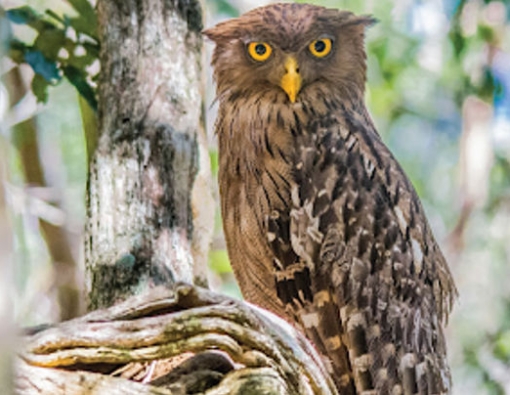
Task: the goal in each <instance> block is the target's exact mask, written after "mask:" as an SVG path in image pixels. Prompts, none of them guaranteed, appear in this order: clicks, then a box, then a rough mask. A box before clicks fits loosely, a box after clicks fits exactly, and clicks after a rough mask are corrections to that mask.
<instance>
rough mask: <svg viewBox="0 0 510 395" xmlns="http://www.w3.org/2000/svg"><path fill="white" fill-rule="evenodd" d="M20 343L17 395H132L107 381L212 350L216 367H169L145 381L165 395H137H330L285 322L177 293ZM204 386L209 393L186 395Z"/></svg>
mask: <svg viewBox="0 0 510 395" xmlns="http://www.w3.org/2000/svg"><path fill="white" fill-rule="evenodd" d="M24 343H25V347H24V350H23V352H22V353H21V354H20V361H19V364H18V372H17V381H16V388H17V390H18V393H21V394H30V393H34V392H33V391H35V389H37V388H38V389H44V391H42V393H51V394H61V393H62V394H63V393H66V394H70V395H74V394H82V393H85V392H86V391H87V390H90V389H91V388H93V389H94V390H96V389H97V388H100V389H101V391H103V390H104V391H106V388H109V386H116V385H118V386H119V388H126V389H125V392H123V393H127V394H129V393H135V391H138V390H137V388H139V386H140V384H139V383H136V382H130V381H127V380H125V381H122V384H119V383H120V381H119V380H124V379H121V378H118V377H112V375H115V374H117V373H116V372H118V371H119V367H122V366H125V365H127V364H131V363H140V362H145V363H148V362H150V361H161V360H165V359H168V358H171V357H177V356H179V355H181V354H189V353H190V352H191V353H193V354H195V357H199V356H202V357H203V355H204V353H205V352H207V351H210V350H215V353H214V355H216V357H214V356H211V355H208V354H205V357H203V358H197V359H196V360H195V361H193V360H192V359H188V360H186V361H191V362H189V366H188V367H187V368H183V366H185V365H186V363H187V362H186V361H185V362H184V363H182V364H181V365H178V366H177V367H174V371H173V374H172V372H170V373H168V372H165V373H164V374H163V375H162V376H163V377H145V381H151V383H152V384H154V385H155V384H158V385H162V386H164V387H166V388H168V389H171V392H165V391H161V392H158V391H160V390H157V389H155V387H154V385H148V384H147V388H146V389H145V391H146V392H137V393H148V394H149V393H150V394H152V393H154V394H156V393H158V394H159V393H161V394H167V393H171V394H180V393H183V394H184V393H203V394H207V395H219V394H246V393H249V392H246V391H248V390H250V391H252V392H251V393H267V394H289V395H290V394H337V392H336V389H335V387H334V385H333V383H332V381H331V379H330V378H329V376H328V375H327V373H326V370H325V368H324V366H323V365H322V362H321V359H320V357H319V356H318V354H317V352H316V351H315V349H314V348H313V346H311V344H310V343H309V342H308V341H307V340H306V339H305V338H304V337H303V336H302V335H301V334H300V333H299V332H297V331H296V330H295V329H294V328H293V327H291V326H290V325H289V324H287V323H286V322H285V321H283V320H282V319H280V318H278V317H276V316H274V315H272V314H270V313H268V312H266V311H263V310H261V309H259V308H257V307H254V306H251V305H248V304H246V303H243V302H240V301H236V300H234V299H231V298H228V297H226V296H221V295H218V294H215V293H213V292H211V291H208V290H205V289H202V288H199V287H195V286H191V285H187V284H183V283H180V284H178V285H177V286H176V287H175V288H173V289H166V288H162V287H160V288H156V289H153V290H152V291H151V292H150V293H147V294H143V295H139V296H134V297H131V298H129V299H127V300H126V301H125V302H122V303H120V304H118V305H115V306H113V307H110V308H108V309H104V310H96V311H94V312H91V313H89V314H87V315H85V316H83V317H80V318H77V319H74V320H71V321H67V322H64V323H61V324H59V325H55V326H53V327H50V328H47V329H44V330H42V331H39V332H37V333H35V334H32V335H27V336H26V338H25V342H24ZM219 355H221V356H219ZM195 357H191V358H195ZM191 366H192V367H191ZM220 366H221V368H220ZM180 367H181V371H179V370H177V369H179V368H180ZM54 368H58V370H55V369H54ZM120 370H122V369H120ZM100 373H101V374H100ZM165 374H168V376H165ZM172 377H173V378H172ZM207 380H208V381H207ZM206 382H210V383H211V385H210V388H205V389H204V388H201V389H200V390H198V389H197V390H196V392H193V391H191V390H190V388H199V387H200V385H199V383H202V386H203V383H206ZM59 383H66V384H65V385H59ZM68 383H69V384H68ZM80 383H81V384H80ZM50 386H52V387H51V390H50ZM120 386H121V387H120ZM197 386H198V387H197ZM151 387H152V388H154V389H151ZM108 391H109V390H108ZM108 391H107V392H104V393H113V394H115V393H117V392H114V391H112V392H108ZM151 391H153V392H151ZM183 391H184V392H183ZM189 391H191V392H189ZM253 391H254V392H253ZM264 391H266V392H264ZM102 393H103V392H102ZM119 393H120V392H119Z"/></svg>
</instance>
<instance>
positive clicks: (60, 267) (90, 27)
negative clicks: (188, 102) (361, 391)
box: [0, 0, 510, 395]
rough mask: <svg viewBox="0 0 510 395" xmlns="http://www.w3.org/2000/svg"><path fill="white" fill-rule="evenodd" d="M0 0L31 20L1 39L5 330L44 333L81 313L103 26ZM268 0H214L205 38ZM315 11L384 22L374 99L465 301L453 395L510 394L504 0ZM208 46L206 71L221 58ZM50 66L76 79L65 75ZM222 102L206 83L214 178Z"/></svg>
mask: <svg viewBox="0 0 510 395" xmlns="http://www.w3.org/2000/svg"><path fill="white" fill-rule="evenodd" d="M2 3H3V4H2V7H3V8H4V10H8V9H12V8H14V7H21V6H27V5H28V6H30V7H31V9H30V10H29V9H26V8H25V9H24V11H19V12H17V13H11V14H9V22H7V23H6V20H5V19H4V20H3V21H1V23H0V36H1V41H2V42H5V39H6V37H7V35H8V34H9V32H10V31H11V30H12V34H13V36H14V37H16V38H17V39H18V40H19V41H17V42H15V45H14V46H13V45H11V48H10V49H8V48H6V47H5V46H2V48H1V49H0V52H2V53H3V55H8V56H3V57H2V60H1V63H0V69H1V73H2V83H1V85H0V196H1V195H4V196H5V197H6V199H5V201H3V200H2V199H1V198H0V298H1V297H2V295H3V296H4V298H3V300H4V301H9V302H8V303H0V317H3V316H4V315H10V316H12V317H13V318H14V319H15V321H16V322H17V323H18V324H19V325H23V326H25V325H37V324H41V323H47V322H55V321H59V320H61V319H63V318H68V317H69V316H72V315H74V314H76V313H77V312H80V309H83V306H63V305H62V300H65V298H64V299H63V298H62V295H66V292H67V291H68V290H66V287H69V288H72V287H74V286H75V285H78V286H79V285H81V284H82V283H83V280H82V278H83V274H82V273H83V259H82V231H83V224H84V219H85V187H86V174H87V173H86V172H87V161H88V159H87V149H86V147H87V139H86V138H85V133H84V130H86V129H87V128H93V125H91V124H90V122H92V118H93V117H91V115H90V107H91V106H92V107H93V106H94V105H95V103H94V100H95V99H94V96H93V94H91V92H90V87H91V86H92V87H93V86H94V84H95V77H96V76H97V73H98V71H99V66H98V63H97V61H96V58H97V46H96V43H95V42H94V38H95V36H94V29H95V22H94V16H93V14H90V9H88V8H87V7H83V6H80V4H81V5H83V2H82V1H78V0H69V1H67V2H66V1H63V0H40V1H36V0H27V1H16V0H4V1H3V2H2ZM266 3H269V2H263V1H257V2H256V1H248V0H244V1H242V0H236V1H228V0H208V1H205V3H204V7H205V14H206V16H205V18H206V21H205V26H211V25H213V24H215V23H217V22H219V21H221V20H224V19H227V18H231V17H235V16H237V15H239V14H240V13H243V12H245V11H247V10H249V9H251V8H254V7H256V6H259V5H263V4H266ZM313 3H316V4H320V5H324V6H329V7H335V8H343V9H348V10H351V11H354V12H356V13H362V14H372V15H374V16H375V17H376V18H377V19H378V20H379V23H378V24H377V25H376V26H374V27H372V28H370V29H369V31H368V34H367V44H366V45H367V51H368V89H367V95H366V98H367V102H368V106H369V109H370V111H371V113H372V115H373V117H374V119H375V123H376V125H377V126H378V129H379V131H380V133H381V134H382V136H383V139H384V140H385V142H386V143H387V144H388V146H389V147H390V149H391V150H392V151H393V153H394V154H395V156H396V157H397V158H398V160H399V161H400V163H401V164H402V166H403V168H404V169H405V171H406V172H407V174H408V176H409V177H410V178H411V180H412V182H413V184H414V186H415V188H416V189H417V191H418V194H419V196H420V197H421V199H422V202H423V205H424V207H425V210H426V212H427V214H428V218H429V221H430V223H431V225H432V228H433V230H434V232H435V235H436V238H437V239H438V241H439V242H440V244H441V245H442V248H443V251H444V252H445V255H446V256H447V258H448V260H449V263H450V266H451V268H452V271H453V273H454V276H455V279H456V282H457V286H458V289H459V293H460V298H459V300H458V301H457V303H456V305H455V306H454V312H453V315H452V317H451V320H450V323H449V326H448V329H447V333H448V338H449V354H450V359H451V365H452V370H453V375H454V394H459V395H460V394H510V0H505V1H490V0H377V1H376V0H363V1H360V0H336V1H335V0H330V1H327V0H323V1H313ZM46 10H51V11H50V12H46ZM33 12H35V13H40V14H44V13H45V18H46V19H47V20H48V21H49V22H48V23H63V24H65V23H67V25H66V26H68V27H69V28H68V29H67V31H66V37H67V39H69V40H68V42H67V41H66V43H67V44H66V45H67V47H65V48H66V49H65V50H63V48H64V47H63V48H61V49H60V50H59V51H58V53H54V54H51V53H50V52H51V51H52V48H53V47H54V44H55V41H54V40H57V39H58V38H55V37H52V36H51V34H50V33H45V34H46V35H45V36H44V37H41V34H40V33H41V31H42V30H44V29H43V28H44V26H43V27H41V26H42V25H40V24H39V25H38V24H37V23H39V22H37V21H38V20H39V19H37V18H36V17H35V16H34V15H36V14H33ZM2 13H4V12H3V11H2ZM0 16H1V15H0ZM34 18H36V19H34ZM41 23H42V22H41ZM41 29H42V30H41ZM205 48H206V54H207V55H206V56H207V57H206V59H207V60H206V63H205V65H204V69H205V70H206V72H207V73H210V68H209V67H208V64H209V60H210V51H211V49H212V45H211V44H209V43H207V44H206V46H205ZM41 53H44V54H48V53H50V55H51V56H49V55H48V57H50V58H51V57H53V58H55V59H60V60H61V62H62V63H61V64H65V65H67V66H69V67H68V68H67V69H64V70H63V71H59V70H57V69H56V68H55V65H54V64H52V63H51V62H46V60H45V59H46V58H44V57H43V58H41V57H40V54H41ZM20 56H23V57H20ZM13 60H14V61H13ZM15 62H19V63H24V64H21V66H19V67H17V66H16V63H15ZM26 63H29V64H30V65H27V64H26ZM67 66H66V67H67ZM73 67H74V68H73ZM34 70H35V71H36V72H37V74H35V73H34ZM76 70H78V71H80V72H81V74H80V72H76ZM62 73H63V74H62ZM34 75H35V77H34ZM77 91H79V92H80V95H79V94H78V92H77ZM213 100H214V88H213V86H212V83H211V78H210V76H209V77H208V86H207V98H206V106H207V108H209V111H208V118H207V128H208V139H209V146H210V147H209V148H210V157H211V165H212V170H213V174H215V173H216V171H217V153H216V142H215V139H214V135H213V133H212V128H213V125H214V118H215V108H214V106H213V107H210V106H211V104H212V103H213ZM2 180H3V182H1V181H2ZM214 193H215V194H216V196H217V191H214ZM5 212H7V214H8V216H9V218H10V223H11V225H12V226H11V229H10V230H7V228H6V221H5V220H4V219H3V218H4V217H3V216H5ZM216 218H217V221H216V229H215V236H214V240H213V243H212V250H211V253H210V259H209V266H210V269H211V270H210V283H211V286H212V287H213V288H215V289H217V290H219V291H221V292H224V293H228V294H230V295H233V296H237V297H239V291H238V289H237V287H236V285H235V281H234V279H233V276H232V273H231V270H230V266H229V263H228V258H227V254H226V251H225V247H224V241H223V238H222V232H221V223H220V217H219V213H217V214H216ZM2 232H3V233H2ZM9 234H12V240H13V242H12V243H11V242H9V239H8V235H9ZM9 262H10V263H11V264H10V265H9V264H8V263H9ZM12 271H13V273H12ZM10 278H14V281H11V280H9V279H10ZM59 295H60V296H59ZM59 300H60V303H59V302H58V301H59ZM69 309H71V310H69Z"/></svg>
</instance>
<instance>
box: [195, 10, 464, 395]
mask: <svg viewBox="0 0 510 395" xmlns="http://www.w3.org/2000/svg"><path fill="white" fill-rule="evenodd" d="M373 23H374V19H373V18H371V17H369V16H357V15H354V14H352V13H351V12H347V11H340V10H336V9H328V8H324V7H319V6H313V5H307V4H273V5H270V6H266V7H261V8H257V9H255V10H253V11H250V12H248V13H246V14H244V15H242V16H241V17H239V18H237V19H232V20H229V21H226V22H223V23H220V24H218V25H216V26H215V27H213V28H211V29H208V30H206V31H205V32H204V34H205V35H206V36H207V37H208V38H210V39H211V40H212V41H213V42H214V43H215V49H214V52H213V57H212V65H213V67H214V78H215V82H216V86H217V100H218V101H219V110H218V118H217V121H216V127H215V129H216V133H217V136H218V145H219V175H218V178H219V187H220V197H221V210H222V219H223V227H224V232H225V238H226V242H227V249H228V254H229V257H230V260H231V263H232V267H233V270H234V273H235V276H236V278H237V280H238V283H239V286H240V288H241V291H242V293H243V295H244V297H245V298H246V299H247V300H248V301H250V302H252V303H254V304H257V305H260V306H262V307H264V308H266V309H268V310H270V311H272V312H274V313H276V314H278V315H280V316H282V317H283V318H285V319H286V320H288V321H289V322H290V323H292V324H293V325H295V326H296V327H297V328H299V329H300V330H302V331H303V332H304V333H305V334H306V336H307V337H308V338H309V339H310V340H311V341H312V342H313V343H314V345H315V346H316V348H317V349H318V351H319V352H320V353H321V354H322V355H323V356H324V361H325V364H326V366H327V368H328V370H329V372H330V374H331V377H332V378H333V380H334V381H335V384H336V386H337V388H338V391H339V393H340V394H342V395H350V394H392V395H397V394H406V395H411V394H445V393H448V392H449V389H450V381H451V379H450V372H449V367H448V363H447V355H446V345H445V336H444V332H443V329H444V326H445V323H446V321H447V318H448V314H449V312H450V310H451V306H452V302H453V300H454V297H455V295H456V289H455V285H454V282H453V279H452V275H451V274H450V271H449V269H448V266H447V263H446V261H445V258H444V257H443V255H442V253H441V251H440V249H439V246H438V245H437V243H436V241H435V239H434V236H433V235H432V232H431V229H430V226H429V224H428V222H427V219H426V217H425V213H424V210H423V208H422V206H421V203H420V201H419V199H418V196H417V194H416V192H415V190H414V188H413V186H412V184H411V182H410V181H409V179H408V178H407V177H406V175H405V173H404V171H403V170H402V168H401V167H400V165H399V164H398V162H397V161H396V159H395V158H394V157H393V155H392V154H391V152H390V151H389V150H388V148H387V147H386V146H385V145H384V143H383V142H382V140H381V137H380V136H379V134H378V132H377V130H376V128H375V126H374V123H373V122H372V120H371V117H370V115H369V113H368V111H367V108H366V105H365V103H364V86H365V82H366V53H365V50H364V35H365V29H366V28H367V26H370V25H371V24H373Z"/></svg>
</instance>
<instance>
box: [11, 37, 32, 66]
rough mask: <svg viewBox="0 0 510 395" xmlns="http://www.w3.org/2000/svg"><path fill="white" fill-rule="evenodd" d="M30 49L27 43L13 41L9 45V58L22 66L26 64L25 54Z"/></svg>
mask: <svg viewBox="0 0 510 395" xmlns="http://www.w3.org/2000/svg"><path fill="white" fill-rule="evenodd" d="M27 49H28V47H27V45H26V44H25V43H22V42H21V41H18V40H16V39H12V40H11V41H10V43H9V52H8V55H9V58H11V59H12V61H13V62H15V63H17V64H21V63H24V62H25V52H26V51H27Z"/></svg>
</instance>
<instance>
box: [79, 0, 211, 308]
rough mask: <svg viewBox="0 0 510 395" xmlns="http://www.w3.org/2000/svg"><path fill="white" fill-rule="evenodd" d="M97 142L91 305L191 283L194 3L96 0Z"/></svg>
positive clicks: (197, 49)
mask: <svg viewBox="0 0 510 395" xmlns="http://www.w3.org/2000/svg"><path fill="white" fill-rule="evenodd" d="M98 18H99V34H100V40H101V54H100V60H101V67H102V72H101V81H100V84H99V142H98V147H97V149H96V152H95V155H94V157H93V160H92V163H91V171H90V176H89V188H88V206H87V207H88V213H87V217H88V218H87V227H86V240H85V255H86V264H87V269H88V270H87V287H88V291H89V295H88V296H89V298H88V299H89V307H90V308H98V307H103V306H109V305H111V304H112V303H114V302H116V301H119V300H123V299H125V298H126V297H127V296H128V295H131V294H134V293H137V292H140V291H142V290H145V289H147V288H149V287H151V286H153V285H155V284H156V285H157V284H161V283H165V284H168V283H172V282H175V281H176V280H179V281H185V282H188V283H192V282H193V281H194V278H193V260H192V255H191V248H192V247H191V243H192V227H193V226H192V220H191V218H192V216H191V197H190V196H191V189H192V186H193V182H194V178H195V174H196V172H197V163H198V148H197V132H198V130H199V129H200V123H201V120H202V99H201V87H200V85H201V70H200V60H201V48H202V38H201V35H200V31H201V29H202V16H201V10H200V4H199V2H198V1H197V0H195V1H193V0H177V1H175V0H157V1H145V0H122V1H121V0H100V1H98Z"/></svg>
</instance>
